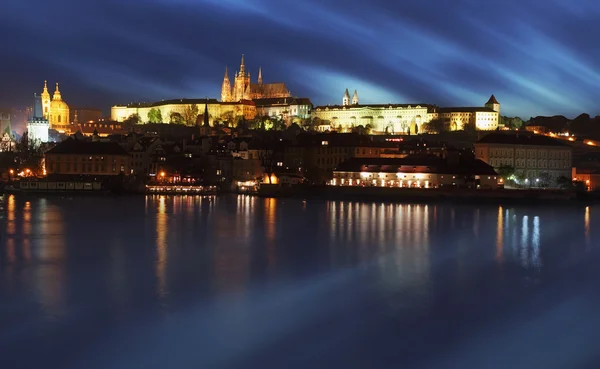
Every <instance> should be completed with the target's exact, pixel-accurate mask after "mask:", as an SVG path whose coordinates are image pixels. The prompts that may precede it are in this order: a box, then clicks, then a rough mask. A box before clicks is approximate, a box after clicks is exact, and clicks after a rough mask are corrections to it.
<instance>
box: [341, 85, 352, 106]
mask: <svg viewBox="0 0 600 369" xmlns="http://www.w3.org/2000/svg"><path fill="white" fill-rule="evenodd" d="M342 105H343V106H348V105H350V93H349V92H348V89H346V92H345V93H344V98H343V99H342Z"/></svg>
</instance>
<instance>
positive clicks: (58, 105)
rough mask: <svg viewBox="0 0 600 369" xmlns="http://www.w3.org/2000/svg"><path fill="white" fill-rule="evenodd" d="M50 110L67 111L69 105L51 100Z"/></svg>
mask: <svg viewBox="0 0 600 369" xmlns="http://www.w3.org/2000/svg"><path fill="white" fill-rule="evenodd" d="M50 110H51V111H58V110H69V105H67V103H66V102H64V101H62V100H52V101H51V102H50Z"/></svg>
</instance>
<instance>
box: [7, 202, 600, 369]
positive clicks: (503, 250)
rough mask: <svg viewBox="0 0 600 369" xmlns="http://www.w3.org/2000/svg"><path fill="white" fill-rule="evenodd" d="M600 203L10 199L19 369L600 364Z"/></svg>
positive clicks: (10, 359) (10, 291) (12, 348)
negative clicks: (480, 204)
mask: <svg viewBox="0 0 600 369" xmlns="http://www.w3.org/2000/svg"><path fill="white" fill-rule="evenodd" d="M599 249H600V208H598V207H594V206H590V207H585V206H560V207H550V206H538V207H519V206H510V207H499V206H490V205H482V206H473V205H465V206H460V205H459V206H456V205H434V204H429V205H423V204H419V205H409V204H382V203H360V202H326V201H306V202H305V201H302V200H292V199H290V200H288V199H284V200H280V199H279V200H275V199H259V198H253V197H248V196H225V197H219V198H214V197H169V196H149V197H145V198H144V197H131V198H128V197H123V198H112V197H106V198H105V197H47V198H39V197H26V196H16V197H15V196H8V195H5V196H4V197H3V198H1V199H0V368H2V369H13V368H44V369H50V368H61V369H62V368H66V369H70V368H87V369H96V368H110V369H120V368H129V369H131V368H144V369H148V368H261V369H263V368H345V369H349V368H416V369H418V368H427V369H428V368H432V369H433V368H436V369H437V368H443V369H445V368H452V369H453V368H460V369H465V368H486V369H496V368H498V369H499V368H503V369H504V368H512V369H520V368H523V369H525V368H528V369H529V368H545V369H554V368H557V369H558V368H586V369H587V368H590V369H592V368H594V369H597V368H600V313H599V311H600V253H599Z"/></svg>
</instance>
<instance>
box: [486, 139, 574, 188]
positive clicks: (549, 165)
mask: <svg viewBox="0 0 600 369" xmlns="http://www.w3.org/2000/svg"><path fill="white" fill-rule="evenodd" d="M572 152H573V149H572V148H571V146H570V145H568V144H566V143H564V142H562V141H560V140H557V139H553V138H550V137H547V136H542V135H532V134H512V133H490V134H488V135H487V136H484V137H483V138H482V139H481V140H479V141H477V142H476V143H475V156H476V157H477V158H478V159H481V160H483V161H484V162H486V163H488V164H489V165H491V166H493V167H494V168H500V167H512V168H514V170H515V174H516V175H517V176H519V177H524V180H525V182H527V183H528V184H530V185H532V186H535V185H536V182H539V180H540V178H542V179H544V178H545V177H547V179H549V181H550V183H547V184H546V186H545V187H555V186H557V183H556V179H558V178H559V177H567V178H571V174H572V166H573V164H572Z"/></svg>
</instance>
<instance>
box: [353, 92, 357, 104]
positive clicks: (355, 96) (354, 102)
mask: <svg viewBox="0 0 600 369" xmlns="http://www.w3.org/2000/svg"><path fill="white" fill-rule="evenodd" d="M352 105H358V92H356V90H354V95H353V96H352Z"/></svg>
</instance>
